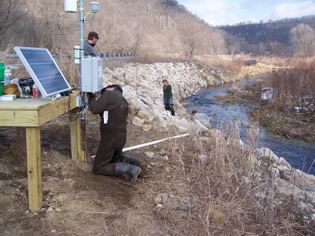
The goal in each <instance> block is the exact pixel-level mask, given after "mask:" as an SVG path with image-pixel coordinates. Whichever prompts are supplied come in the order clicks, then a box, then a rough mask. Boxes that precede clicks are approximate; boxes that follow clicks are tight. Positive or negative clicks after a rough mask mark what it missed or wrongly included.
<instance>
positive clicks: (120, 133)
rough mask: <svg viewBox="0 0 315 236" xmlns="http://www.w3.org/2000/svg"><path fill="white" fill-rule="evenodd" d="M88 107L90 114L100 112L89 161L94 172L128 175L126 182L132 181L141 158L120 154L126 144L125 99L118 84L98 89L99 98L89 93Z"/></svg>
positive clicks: (98, 173) (136, 174)
mask: <svg viewBox="0 0 315 236" xmlns="http://www.w3.org/2000/svg"><path fill="white" fill-rule="evenodd" d="M88 98H89V107H90V110H91V112H92V113H93V114H99V115H100V116H101V123H100V131H101V141H100V144H99V147H98V150H97V152H96V157H95V160H94V164H93V173H94V174H96V175H110V176H121V175H123V174H128V175H129V180H128V181H127V183H128V184H133V183H134V182H135V181H136V179H137V177H138V175H139V174H140V173H141V167H140V166H141V165H142V162H141V161H139V160H138V159H136V158H133V157H130V156H124V155H122V149H123V147H124V146H125V144H126V137H127V117H128V102H127V100H126V99H125V98H124V97H123V96H122V88H121V86H120V85H118V84H113V85H110V86H107V87H106V88H104V89H102V95H101V97H100V99H98V100H96V97H95V95H93V94H91V93H89V94H88Z"/></svg>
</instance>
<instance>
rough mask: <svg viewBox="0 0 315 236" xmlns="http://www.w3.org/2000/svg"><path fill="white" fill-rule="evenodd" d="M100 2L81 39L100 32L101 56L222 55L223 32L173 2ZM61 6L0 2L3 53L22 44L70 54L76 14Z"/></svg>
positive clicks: (57, 2)
mask: <svg viewBox="0 0 315 236" xmlns="http://www.w3.org/2000/svg"><path fill="white" fill-rule="evenodd" d="M89 2H90V1H86V2H85V11H88V10H89ZM99 2H100V12H99V13H97V14H96V15H95V17H94V19H93V20H91V21H89V22H88V23H86V24H85V35H87V33H88V32H89V31H92V30H93V31H97V32H98V33H99V35H100V38H101V40H99V43H98V45H97V47H98V51H99V52H121V51H124V52H126V51H131V52H136V53H138V54H142V55H165V54H168V55H172V56H173V55H178V54H180V55H186V56H192V55H194V54H216V53H224V48H225V47H224V43H225V42H224V37H223V34H222V32H220V30H218V29H216V28H212V27H210V26H209V25H208V24H206V23H205V22H203V21H202V20H200V19H198V18H197V17H196V16H193V15H192V14H191V13H189V12H188V11H187V10H186V9H185V8H184V7H183V6H182V5H179V4H178V3H177V1H175V0H133V1H127V0H100V1H99ZM63 4H64V1H63V0H45V1H39V0H31V1H26V0H8V1H6V2H4V3H2V6H3V7H2V8H1V9H0V48H1V50H4V49H6V48H8V47H12V46H14V45H23V46H40V47H47V48H48V49H49V50H51V51H54V52H70V51H72V49H73V46H74V45H75V44H76V45H78V44H79V25H78V17H79V14H78V13H65V12H64V11H63ZM21 6H23V7H21ZM89 18H91V17H89ZM89 18H88V19H89Z"/></svg>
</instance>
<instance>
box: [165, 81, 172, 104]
mask: <svg viewBox="0 0 315 236" xmlns="http://www.w3.org/2000/svg"><path fill="white" fill-rule="evenodd" d="M172 96H173V92H172V86H171V85H170V84H169V85H167V86H165V87H163V97H164V99H167V100H169V99H170V98H171V97H172Z"/></svg>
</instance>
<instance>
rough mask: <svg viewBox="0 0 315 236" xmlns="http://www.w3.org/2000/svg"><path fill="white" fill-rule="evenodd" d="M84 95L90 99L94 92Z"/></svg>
mask: <svg viewBox="0 0 315 236" xmlns="http://www.w3.org/2000/svg"><path fill="white" fill-rule="evenodd" d="M86 95H87V97H88V99H90V98H92V97H94V96H95V94H94V93H87V94H86Z"/></svg>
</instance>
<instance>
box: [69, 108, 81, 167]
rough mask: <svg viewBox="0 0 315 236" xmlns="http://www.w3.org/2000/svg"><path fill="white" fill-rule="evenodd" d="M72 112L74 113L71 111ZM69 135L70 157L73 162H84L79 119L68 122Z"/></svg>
mask: <svg viewBox="0 0 315 236" xmlns="http://www.w3.org/2000/svg"><path fill="white" fill-rule="evenodd" d="M72 112H74V111H72ZM75 114H76V113H75ZM70 135H71V156H72V159H73V160H80V161H84V151H83V149H82V129H81V119H80V117H79V118H78V119H76V120H73V121H70Z"/></svg>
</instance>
